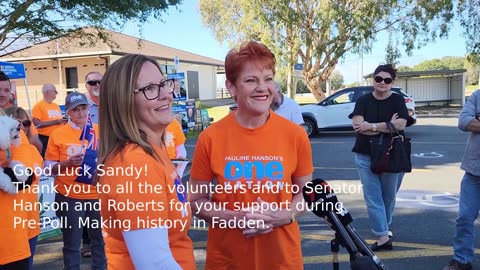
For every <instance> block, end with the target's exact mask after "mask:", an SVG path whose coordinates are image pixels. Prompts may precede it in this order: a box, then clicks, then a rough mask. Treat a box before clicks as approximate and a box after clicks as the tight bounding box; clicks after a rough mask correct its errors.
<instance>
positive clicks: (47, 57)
mask: <svg viewBox="0 0 480 270" xmlns="http://www.w3.org/2000/svg"><path fill="white" fill-rule="evenodd" d="M102 54H112V51H111V50H110V51H98V52H86V53H70V54H51V55H41V56H35V57H12V58H2V59H1V60H2V61H6V62H18V61H24V62H34V61H43V60H50V59H62V60H65V59H68V58H72V59H73V58H87V57H93V56H98V55H102Z"/></svg>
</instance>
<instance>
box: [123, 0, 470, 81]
mask: <svg viewBox="0 0 480 270" xmlns="http://www.w3.org/2000/svg"><path fill="white" fill-rule="evenodd" d="M162 18H163V21H164V22H161V21H155V20H151V21H150V22H148V23H146V24H144V25H143V27H142V34H141V35H140V34H139V27H138V26H137V25H136V23H133V22H132V23H128V24H127V25H126V26H125V27H124V28H123V29H122V31H121V32H122V33H124V34H128V35H131V36H135V37H141V38H143V39H146V40H149V41H152V42H155V43H159V44H162V45H165V46H169V47H172V48H176V49H180V50H184V51H188V52H191V53H196V54H199V55H203V56H208V57H211V58H214V59H218V60H224V59H225V55H226V54H227V52H228V50H229V48H228V47H227V45H226V43H224V44H220V43H219V42H218V41H217V40H215V38H214V36H213V35H212V34H211V32H210V30H209V29H208V28H206V27H205V26H203V24H202V20H201V15H200V11H199V7H198V0H183V2H182V4H181V5H180V6H178V7H176V8H175V7H173V8H170V9H169V11H168V13H167V14H165V15H164V16H163V17H162ZM377 40H378V41H377V42H375V43H374V46H373V49H372V52H371V53H369V54H366V55H364V56H363V69H362V60H361V57H360V56H358V55H351V54H347V55H346V56H345V57H344V58H343V59H342V60H341V61H340V63H339V64H338V65H337V67H336V69H337V70H338V71H340V73H342V75H343V77H344V82H345V83H346V84H349V83H352V82H357V81H360V80H361V71H362V70H363V74H364V75H366V74H369V73H372V72H373V70H374V69H375V67H376V66H378V65H379V64H381V63H384V62H385V47H386V44H387V41H388V35H386V34H384V35H379V36H378V38H377ZM465 52H466V50H465V39H464V38H463V37H462V36H461V34H460V30H459V27H454V28H453V30H452V31H451V32H450V34H449V38H448V39H446V40H437V41H436V42H435V43H431V44H429V45H428V46H426V47H423V48H422V49H420V50H414V51H413V55H412V56H410V57H407V55H406V53H405V52H403V51H402V57H401V58H400V65H407V66H413V65H415V64H418V63H420V62H422V61H425V60H429V59H434V58H441V57H444V56H464V55H465ZM180 61H182V59H180Z"/></svg>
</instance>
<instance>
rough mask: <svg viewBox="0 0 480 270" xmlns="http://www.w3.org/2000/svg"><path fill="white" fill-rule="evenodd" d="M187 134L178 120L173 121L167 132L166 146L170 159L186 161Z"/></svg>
mask: <svg viewBox="0 0 480 270" xmlns="http://www.w3.org/2000/svg"><path fill="white" fill-rule="evenodd" d="M186 140H187V139H186V138H185V134H183V130H182V126H181V125H180V123H179V122H178V121H177V120H174V121H172V122H171V123H170V124H169V125H168V126H167V129H166V130H165V146H166V147H167V153H168V157H169V158H170V159H186V158H187V149H185V141H186Z"/></svg>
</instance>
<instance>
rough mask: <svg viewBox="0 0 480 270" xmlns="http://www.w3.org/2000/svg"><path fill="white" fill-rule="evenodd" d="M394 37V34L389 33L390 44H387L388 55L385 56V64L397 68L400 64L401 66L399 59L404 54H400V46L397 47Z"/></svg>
mask: <svg viewBox="0 0 480 270" xmlns="http://www.w3.org/2000/svg"><path fill="white" fill-rule="evenodd" d="M392 36H393V34H392V32H389V35H388V44H387V48H386V55H385V63H387V64H392V65H393V66H397V65H398V64H400V61H399V59H400V57H401V56H402V54H401V53H400V50H399V49H398V46H396V45H395V44H394V43H393V37H392Z"/></svg>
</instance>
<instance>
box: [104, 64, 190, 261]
mask: <svg viewBox="0 0 480 270" xmlns="http://www.w3.org/2000/svg"><path fill="white" fill-rule="evenodd" d="M173 86H174V83H173V80H166V78H165V76H164V75H163V74H162V72H161V69H160V67H159V65H158V63H157V62H156V61H155V60H154V59H152V58H150V57H147V56H143V55H127V56H124V57H122V58H120V59H119V60H117V61H115V63H113V64H112V65H111V66H110V67H109V68H108V69H107V71H106V72H105V75H104V77H103V79H102V84H101V90H100V102H101V104H102V106H101V107H100V112H99V116H100V117H99V126H100V133H101V134H105V135H104V136H102V137H101V138H100V144H99V145H100V151H99V161H100V163H101V164H103V165H104V168H105V170H108V169H110V168H113V169H116V171H118V172H119V173H117V174H115V175H107V174H105V175H102V174H97V177H98V179H97V180H98V183H99V185H100V186H101V187H109V188H111V191H110V192H108V193H103V192H102V193H101V195H100V199H101V215H102V218H103V220H104V221H105V224H106V226H105V227H103V232H104V233H103V234H104V240H105V252H106V255H107V263H108V269H124V270H128V269H184V270H191V269H195V258H194V256H193V244H192V241H191V239H190V238H189V237H188V235H187V230H188V228H189V227H190V221H191V211H190V206H189V204H188V203H187V197H186V194H185V189H184V187H183V185H182V182H181V179H180V177H178V175H177V173H176V171H175V167H174V166H173V164H172V163H171V162H170V159H169V157H168V155H167V151H166V149H165V144H164V133H165V129H166V127H167V126H168V125H169V124H170V122H172V121H174V120H173V115H172V99H173V96H172V92H173ZM129 167H133V168H135V169H144V171H142V173H140V174H139V175H127V174H122V173H121V170H118V169H119V168H129ZM125 187H127V188H129V190H125V189H124V190H123V191H122V190H121V188H125ZM130 187H131V188H130ZM145 187H149V188H145ZM127 203H129V204H130V205H133V207H132V208H130V210H122V209H121V207H120V206H122V205H125V204H127Z"/></svg>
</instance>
